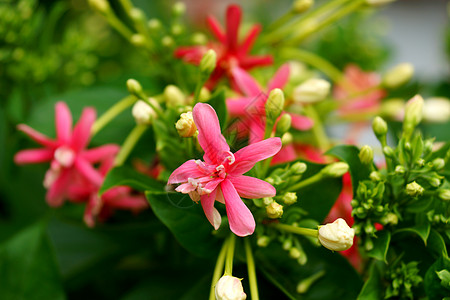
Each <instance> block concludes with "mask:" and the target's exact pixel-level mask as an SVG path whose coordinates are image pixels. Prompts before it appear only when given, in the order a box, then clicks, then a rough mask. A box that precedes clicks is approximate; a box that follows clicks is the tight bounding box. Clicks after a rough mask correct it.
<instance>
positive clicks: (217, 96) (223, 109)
mask: <svg viewBox="0 0 450 300" xmlns="http://www.w3.org/2000/svg"><path fill="white" fill-rule="evenodd" d="M208 103H209V104H210V105H211V106H212V107H213V108H214V109H215V111H216V113H217V116H218V117H219V123H220V128H222V130H225V129H226V128H225V125H226V123H227V118H228V110H227V105H226V103H225V91H224V90H218V91H217V92H216V93H214V95H213V96H212V97H211V99H209V100H208Z"/></svg>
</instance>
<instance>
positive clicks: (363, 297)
mask: <svg viewBox="0 0 450 300" xmlns="http://www.w3.org/2000/svg"><path fill="white" fill-rule="evenodd" d="M380 268H381V266H380V264H379V262H377V261H373V263H372V265H371V266H370V270H369V278H368V279H367V281H366V283H364V286H363V288H362V289H361V292H360V293H359V295H358V300H379V299H383V284H382V281H381V279H382V278H381V272H380Z"/></svg>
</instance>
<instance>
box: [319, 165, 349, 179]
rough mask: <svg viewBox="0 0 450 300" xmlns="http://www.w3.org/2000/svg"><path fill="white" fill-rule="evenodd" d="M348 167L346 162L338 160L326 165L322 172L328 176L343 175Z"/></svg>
mask: <svg viewBox="0 0 450 300" xmlns="http://www.w3.org/2000/svg"><path fill="white" fill-rule="evenodd" d="M348 168H349V167H348V164H346V163H345V162H337V163H332V164H330V165H328V166H326V167H325V168H323V169H322V170H321V171H320V172H321V173H322V174H323V175H325V176H328V177H341V176H343V175H344V174H345V173H347V172H348Z"/></svg>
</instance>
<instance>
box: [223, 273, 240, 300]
mask: <svg viewBox="0 0 450 300" xmlns="http://www.w3.org/2000/svg"><path fill="white" fill-rule="evenodd" d="M215 295H216V300H245V299H247V295H246V294H245V293H244V288H243V287H242V283H241V280H240V279H239V278H236V277H233V276H228V275H224V276H222V277H221V278H220V279H219V281H218V282H217V283H216V287H215Z"/></svg>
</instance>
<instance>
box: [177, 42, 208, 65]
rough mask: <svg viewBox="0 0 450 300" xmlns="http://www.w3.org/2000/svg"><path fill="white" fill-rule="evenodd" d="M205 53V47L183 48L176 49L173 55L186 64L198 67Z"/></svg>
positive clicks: (206, 49)
mask: <svg viewBox="0 0 450 300" xmlns="http://www.w3.org/2000/svg"><path fill="white" fill-rule="evenodd" d="M206 51H208V48H207V47H205V46H185V47H179V48H177V49H176V50H175V52H174V55H175V57H176V58H182V59H183V60H184V61H185V62H187V63H190V64H194V65H198V64H200V61H201V60H202V57H203V55H204V54H205V53H206Z"/></svg>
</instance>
